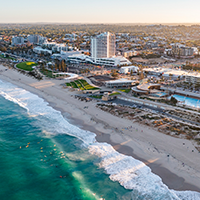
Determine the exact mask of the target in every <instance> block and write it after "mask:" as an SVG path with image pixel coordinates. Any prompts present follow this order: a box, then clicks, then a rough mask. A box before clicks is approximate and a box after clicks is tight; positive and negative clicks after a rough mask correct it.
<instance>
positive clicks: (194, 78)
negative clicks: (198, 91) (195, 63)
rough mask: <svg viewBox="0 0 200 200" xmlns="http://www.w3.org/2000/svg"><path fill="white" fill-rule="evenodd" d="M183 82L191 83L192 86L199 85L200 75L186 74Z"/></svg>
mask: <svg viewBox="0 0 200 200" xmlns="http://www.w3.org/2000/svg"><path fill="white" fill-rule="evenodd" d="M185 81H186V82H188V83H193V84H199V83H200V74H199V73H196V74H191V75H190V74H188V75H187V76H186V77H185Z"/></svg>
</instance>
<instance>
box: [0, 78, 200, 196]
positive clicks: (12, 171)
mask: <svg viewBox="0 0 200 200" xmlns="http://www.w3.org/2000/svg"><path fill="white" fill-rule="evenodd" d="M0 180H1V181H0V200H22V199H26V200H35V199H37V200H47V199H48V200H49V199H54V200H56V199H57V200H62V199H65V200H90V199H91V200H92V199H101V200H103V199H105V200H110V199H111V200H115V199H116V200H118V199H119V200H126V199H127V200H129V199H134V200H139V199H145V200H151V199H152V200H163V199H164V200H168V199H182V200H186V199H187V200H190V199H191V200H194V199H197V200H198V199H200V194H199V193H197V192H191V191H185V192H178V191H174V190H169V189H168V187H167V186H166V185H164V184H163V183H162V180H161V178H160V177H158V176H157V175H155V174H153V173H152V172H151V170H150V168H149V167H147V166H146V165H145V164H143V163H142V162H140V161H138V160H136V159H134V158H132V157H129V156H125V155H122V154H120V153H118V152H116V151H115V150H114V149H113V148H112V146H110V145H109V144H107V143H98V142H96V140H95V134H94V133H91V132H89V131H85V130H82V129H80V128H79V127H77V126H74V125H72V124H70V123H69V121H68V119H66V118H64V117H63V116H62V114H61V113H60V112H59V111H56V110H54V109H53V108H52V107H50V106H49V105H48V103H47V102H45V101H44V100H43V99H42V98H40V97H38V96H37V95H35V94H32V93H30V92H28V91H26V90H24V89H21V88H19V87H17V86H15V85H13V84H11V83H8V82H5V81H1V80H0Z"/></svg>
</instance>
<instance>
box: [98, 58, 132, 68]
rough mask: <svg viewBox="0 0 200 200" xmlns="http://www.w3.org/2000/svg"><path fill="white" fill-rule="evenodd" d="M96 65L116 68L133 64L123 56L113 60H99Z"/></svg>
mask: <svg viewBox="0 0 200 200" xmlns="http://www.w3.org/2000/svg"><path fill="white" fill-rule="evenodd" d="M95 64H97V65H104V66H111V67H115V66H123V65H130V64H131V62H130V61H129V60H128V59H126V58H124V57H122V56H116V57H112V58H97V59H96V62H95Z"/></svg>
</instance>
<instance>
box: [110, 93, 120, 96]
mask: <svg viewBox="0 0 200 200" xmlns="http://www.w3.org/2000/svg"><path fill="white" fill-rule="evenodd" d="M120 94H121V93H119V92H114V93H112V94H110V95H109V96H113V95H120Z"/></svg>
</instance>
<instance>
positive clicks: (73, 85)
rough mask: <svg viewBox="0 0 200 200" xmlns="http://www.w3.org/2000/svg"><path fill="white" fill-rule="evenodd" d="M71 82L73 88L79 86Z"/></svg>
mask: <svg viewBox="0 0 200 200" xmlns="http://www.w3.org/2000/svg"><path fill="white" fill-rule="evenodd" d="M70 84H71V86H72V87H73V88H78V87H77V85H76V84H75V83H74V82H70Z"/></svg>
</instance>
